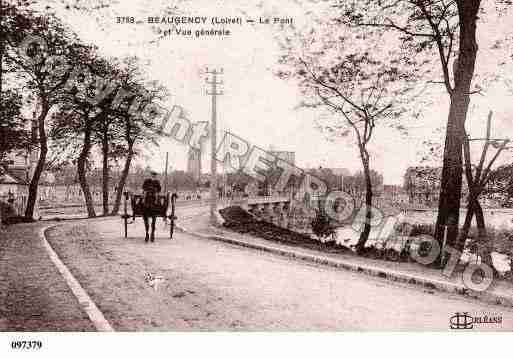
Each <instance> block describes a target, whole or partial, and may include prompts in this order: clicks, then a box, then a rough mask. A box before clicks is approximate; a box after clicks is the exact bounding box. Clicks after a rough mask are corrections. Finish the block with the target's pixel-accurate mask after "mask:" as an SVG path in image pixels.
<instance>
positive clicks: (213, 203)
mask: <svg viewBox="0 0 513 359" xmlns="http://www.w3.org/2000/svg"><path fill="white" fill-rule="evenodd" d="M206 72H207V74H210V75H212V79H211V80H209V79H208V78H207V84H209V85H211V86H212V87H211V90H210V92H209V91H208V90H207V95H209V96H211V97H212V120H211V123H210V144H211V151H210V152H211V153H210V223H211V224H212V225H216V224H217V220H216V211H217V162H216V150H217V96H219V95H222V94H223V93H222V91H218V88H217V85H222V84H223V82H222V81H217V76H218V75H222V74H223V69H221V70H220V71H218V70H215V69H214V70H209V69H208V68H207V71H206Z"/></svg>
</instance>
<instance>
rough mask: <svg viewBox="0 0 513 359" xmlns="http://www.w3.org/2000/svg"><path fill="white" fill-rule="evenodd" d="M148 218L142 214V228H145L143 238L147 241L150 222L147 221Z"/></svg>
mask: <svg viewBox="0 0 513 359" xmlns="http://www.w3.org/2000/svg"><path fill="white" fill-rule="evenodd" d="M148 219H149V218H148V216H147V215H145V214H143V220H144V229H145V230H146V237H145V239H144V240H145V241H146V242H148V239H149V237H148V231H149V229H150V223H149V222H148Z"/></svg>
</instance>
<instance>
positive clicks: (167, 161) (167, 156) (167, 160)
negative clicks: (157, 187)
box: [164, 152, 169, 193]
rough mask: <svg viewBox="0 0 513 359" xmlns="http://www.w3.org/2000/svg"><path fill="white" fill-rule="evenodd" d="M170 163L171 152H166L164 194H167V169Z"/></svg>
mask: <svg viewBox="0 0 513 359" xmlns="http://www.w3.org/2000/svg"><path fill="white" fill-rule="evenodd" d="M168 163H169V152H166V170H165V171H164V193H167V167H168Z"/></svg>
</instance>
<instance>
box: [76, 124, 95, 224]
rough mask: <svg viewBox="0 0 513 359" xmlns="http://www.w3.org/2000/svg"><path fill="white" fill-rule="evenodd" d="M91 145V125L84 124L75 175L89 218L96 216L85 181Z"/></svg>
mask: <svg viewBox="0 0 513 359" xmlns="http://www.w3.org/2000/svg"><path fill="white" fill-rule="evenodd" d="M87 121H89V120H87ZM91 147H92V144H91V125H90V124H86V126H85V129H84V143H83V145H82V150H81V152H80V156H79V157H78V161H77V175H78V181H79V183H80V188H81V189H82V193H83V194H84V200H85V203H86V208H87V216H88V217H90V218H91V217H96V213H95V211H94V203H93V197H92V196H91V190H90V189H89V184H88V183H87V178H86V163H87V158H88V157H89V152H90V151H91Z"/></svg>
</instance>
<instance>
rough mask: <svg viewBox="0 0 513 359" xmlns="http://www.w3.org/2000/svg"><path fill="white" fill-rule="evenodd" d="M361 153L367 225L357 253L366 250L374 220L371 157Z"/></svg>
mask: <svg viewBox="0 0 513 359" xmlns="http://www.w3.org/2000/svg"><path fill="white" fill-rule="evenodd" d="M360 152H361V158H362V164H363V174H364V176H365V223H364V226H363V231H362V232H361V233H360V238H358V244H357V245H356V251H357V253H362V252H363V250H364V249H365V243H366V242H367V240H368V239H369V234H370V231H371V220H372V181H371V173H370V166H369V155H368V154H367V151H366V150H365V149H361V150H360Z"/></svg>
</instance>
